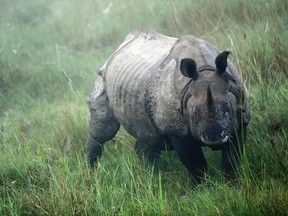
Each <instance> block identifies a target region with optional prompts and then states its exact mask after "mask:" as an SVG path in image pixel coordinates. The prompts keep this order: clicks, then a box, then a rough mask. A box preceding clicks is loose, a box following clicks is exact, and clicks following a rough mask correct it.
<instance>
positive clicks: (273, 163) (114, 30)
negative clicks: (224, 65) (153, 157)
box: [0, 0, 288, 215]
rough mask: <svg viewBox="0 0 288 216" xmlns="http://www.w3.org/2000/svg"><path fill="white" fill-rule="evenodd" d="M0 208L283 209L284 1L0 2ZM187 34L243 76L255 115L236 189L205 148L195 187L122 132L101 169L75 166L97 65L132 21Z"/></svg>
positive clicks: (286, 154) (287, 158) (167, 160)
mask: <svg viewBox="0 0 288 216" xmlns="http://www.w3.org/2000/svg"><path fill="white" fill-rule="evenodd" d="M0 4H1V7H0V214H1V215H30V214H31V215H116V214H117V215H287V214H288V210H287V209H288V186H287V185H288V112H287V104H288V82H287V78H288V41H287V35H288V22H287V20H288V14H287V11H288V2H287V1H286V0H249V1H248V0H243V1H231V0H217V1H209V0H204V1H202V0H181V1H180V0H179V1H175V0H173V1H172V0H166V1H164V0H163V1H155V0H147V1H142V0H141V1H140V0H134V1H129V0H117V1H116V0H110V1H100V0H87V1H84V2H83V1H76V0H71V1H68V0H59V1H56V0H51V1H45V0H30V1H21V0H10V1H5V0H0ZM139 27H149V28H153V29H155V30H157V31H158V32H161V33H163V34H167V35H170V36H175V37H178V36H179V35H183V34H191V35H194V36H197V37H200V38H203V39H205V40H207V41H209V42H211V43H212V44H214V45H215V46H216V47H218V48H219V49H220V50H226V49H228V50H231V51H232V53H233V54H232V55H231V58H232V60H233V62H234V63H235V64H236V66H237V68H238V69H239V71H240V72H241V75H242V77H243V81H245V82H246V86H247V89H248V95H249V107H250V110H251V114H252V121H251V124H250V126H249V132H248V138H247V142H246V144H247V145H246V148H245V154H244V159H243V165H242V167H241V168H242V169H241V177H240V178H239V182H240V184H239V186H233V184H232V185H231V184H230V183H229V182H227V181H226V180H225V179H224V177H223V175H222V173H221V171H220V169H219V168H220V157H219V152H212V151H211V150H209V149H207V150H205V154H206V155H207V158H208V161H209V170H208V174H207V176H206V181H205V183H203V184H201V185H199V186H198V187H196V188H195V187H194V188H193V187H192V184H191V181H190V179H189V175H188V173H187V171H186V170H185V169H184V168H183V166H182V165H181V163H180V162H179V161H178V159H177V157H176V155H175V154H174V153H164V154H163V163H164V167H165V171H164V172H162V173H160V174H159V175H153V174H152V171H151V168H149V167H146V166H145V165H143V164H142V163H141V162H140V161H139V160H138V158H137V157H136V155H135V153H134V139H133V138H132V137H131V136H129V135H128V134H127V133H126V132H125V131H124V130H121V131H120V133H118V135H117V137H116V138H115V139H114V140H113V141H110V142H109V143H108V144H107V145H106V149H105V152H104V154H103V156H102V158H101V160H100V164H99V167H98V169H97V170H96V171H95V172H89V171H88V170H86V169H85V168H84V162H85V145H84V143H85V139H86V136H87V133H88V118H89V112H88V109H87V106H86V101H85V99H86V96H87V95H88V93H89V91H90V89H91V88H92V86H93V82H94V80H95V76H96V73H95V72H96V70H97V69H98V68H99V67H100V66H101V65H102V64H103V63H104V62H105V60H106V59H107V58H108V57H109V56H110V55H111V54H112V52H113V51H114V50H115V49H116V48H117V47H118V46H119V44H120V43H121V42H122V41H123V40H124V38H125V36H126V35H127V34H128V33H129V32H130V31H132V30H133V29H135V28H139Z"/></svg>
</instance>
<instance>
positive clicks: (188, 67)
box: [180, 58, 198, 80]
mask: <svg viewBox="0 0 288 216" xmlns="http://www.w3.org/2000/svg"><path fill="white" fill-rule="evenodd" d="M180 70H181V73H182V74H183V75H184V76H186V77H189V78H191V79H193V80H196V79H197V77H198V70H197V65H196V62H195V61H194V60H193V59H189V58H185V59H182V60H181V64H180Z"/></svg>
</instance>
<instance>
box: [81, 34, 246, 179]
mask: <svg viewBox="0 0 288 216" xmlns="http://www.w3.org/2000/svg"><path fill="white" fill-rule="evenodd" d="M227 57H228V52H223V53H222V54H220V53H219V51H218V50H217V49H216V48H215V47H213V46H212V45H210V44H209V43H208V42H206V41H204V40H200V39H198V38H195V37H193V36H182V37H180V38H179V39H177V38H172V37H167V36H164V35H161V34H159V33H157V32H154V31H152V30H148V29H137V30H135V31H133V32H132V33H130V34H129V35H128V36H127V37H126V39H125V41H124V42H123V43H122V44H121V45H120V47H119V48H118V49H117V50H116V51H115V52H114V53H113V54H112V56H111V57H110V58H109V59H108V60H107V62H106V63H105V64H104V65H103V66H102V68H101V69H100V70H99V71H98V76H97V79H96V82H95V85H94V88H93V90H92V92H91V94H90V96H89V97H88V105H89V108H90V113H91V116H90V124H89V137H88V139H87V143H86V144H87V160H88V164H89V165H90V166H91V167H94V166H95V164H96V163H97V158H98V157H100V156H101V154H102V150H103V144H104V143H105V142H107V141H108V140H110V139H112V138H113V137H114V136H115V134H116V133H117V131H118V129H119V127H120V125H122V126H123V127H124V128H125V129H126V130H127V131H128V132H129V133H130V134H131V135H133V136H134V137H135V138H136V139H137V141H136V144H135V150H136V153H137V154H138V155H140V156H141V157H144V158H145V159H147V160H148V161H149V162H151V163H152V164H154V165H155V166H156V167H159V156H160V153H161V150H165V149H166V150H175V151H176V152H177V153H178V155H179V158H180V160H181V161H182V163H183V164H184V166H185V167H186V168H187V170H188V171H189V172H190V174H191V175H192V177H193V179H194V181H195V182H196V183H199V182H200V181H201V177H202V176H203V173H204V172H205V170H206V169H207V162H206V159H205V157H204V154H203V152H202V148H201V146H209V147H211V148H212V149H213V150H221V151H222V165H223V169H224V172H225V173H226V174H227V176H228V177H232V178H233V177H235V175H236V174H237V172H236V170H237V169H236V167H237V163H238V161H239V155H240V153H241V151H242V143H243V141H244V140H243V139H244V138H245V136H246V126H247V125H248V123H249V121H250V115H249V113H248V111H247V109H246V96H245V92H244V86H243V84H242V83H241V79H240V76H239V73H238V71H237V70H236V68H235V67H234V65H233V64H232V63H231V62H230V61H229V60H228V63H227ZM215 64H216V65H215ZM227 64H228V65H227Z"/></svg>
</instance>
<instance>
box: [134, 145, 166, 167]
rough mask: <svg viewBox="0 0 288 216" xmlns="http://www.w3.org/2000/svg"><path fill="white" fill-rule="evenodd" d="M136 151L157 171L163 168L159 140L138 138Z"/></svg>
mask: <svg viewBox="0 0 288 216" xmlns="http://www.w3.org/2000/svg"><path fill="white" fill-rule="evenodd" d="M160 142H161V141H160ZM135 151H136V154H137V155H138V156H139V158H140V159H144V160H145V161H147V162H148V163H149V164H151V165H152V166H154V168H155V169H156V170H157V171H158V170H159V169H161V162H160V154H161V149H160V146H159V140H153V139H138V140H137V141H136V143H135Z"/></svg>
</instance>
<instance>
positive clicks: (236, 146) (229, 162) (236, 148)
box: [222, 126, 246, 180]
mask: <svg viewBox="0 0 288 216" xmlns="http://www.w3.org/2000/svg"><path fill="white" fill-rule="evenodd" d="M245 138H246V127H245V126H244V127H243V130H242V129H239V130H238V131H237V135H236V136H235V137H234V138H233V139H232V140H231V141H230V143H229V144H228V145H227V146H226V147H225V148H224V149H223V150H222V168H223V171H224V173H225V175H226V178H227V179H229V180H233V179H236V178H237V175H238V173H239V166H240V161H241V156H242V154H243V141H245Z"/></svg>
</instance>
